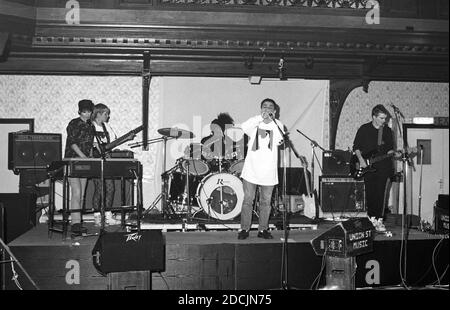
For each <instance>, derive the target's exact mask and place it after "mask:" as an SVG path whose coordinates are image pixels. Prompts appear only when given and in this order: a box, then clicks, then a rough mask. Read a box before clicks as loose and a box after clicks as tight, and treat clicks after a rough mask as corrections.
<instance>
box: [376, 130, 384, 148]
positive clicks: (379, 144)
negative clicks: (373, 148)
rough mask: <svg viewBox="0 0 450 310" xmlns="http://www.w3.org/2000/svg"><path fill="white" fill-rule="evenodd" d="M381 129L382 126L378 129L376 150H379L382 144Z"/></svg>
mask: <svg viewBox="0 0 450 310" xmlns="http://www.w3.org/2000/svg"><path fill="white" fill-rule="evenodd" d="M383 127H384V126H380V127H378V143H377V145H378V149H380V147H381V145H382V144H383Z"/></svg>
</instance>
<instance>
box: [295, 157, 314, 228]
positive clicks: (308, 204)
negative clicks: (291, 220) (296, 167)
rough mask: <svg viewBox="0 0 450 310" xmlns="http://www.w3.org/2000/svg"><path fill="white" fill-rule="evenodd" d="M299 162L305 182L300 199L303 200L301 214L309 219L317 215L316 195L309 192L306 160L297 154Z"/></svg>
mask: <svg viewBox="0 0 450 310" xmlns="http://www.w3.org/2000/svg"><path fill="white" fill-rule="evenodd" d="M299 159H300V162H301V163H302V166H303V175H304V177H305V184H306V195H305V194H303V195H302V199H303V202H304V208H303V215H304V216H306V217H309V218H311V219H314V218H316V217H317V216H318V215H317V214H316V210H317V209H316V195H315V193H312V192H311V188H310V184H311V183H310V180H309V177H308V173H307V168H308V161H307V160H306V157H304V156H299Z"/></svg>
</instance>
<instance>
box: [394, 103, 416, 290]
mask: <svg viewBox="0 0 450 310" xmlns="http://www.w3.org/2000/svg"><path fill="white" fill-rule="evenodd" d="M391 107H392V108H393V110H394V116H395V117H394V120H395V124H396V125H397V129H398V131H399V134H400V137H401V139H402V140H403V150H402V169H403V214H402V245H403V247H404V249H403V247H402V248H401V249H400V276H401V281H402V284H403V286H405V287H406V288H407V287H408V285H407V283H406V258H407V254H406V250H407V241H408V232H409V230H408V227H409V225H408V217H407V212H408V203H407V199H406V198H407V197H406V183H407V181H408V179H409V176H408V165H409V166H412V167H413V168H414V163H413V161H412V160H411V158H409V155H408V153H407V149H408V141H406V140H405V139H404V137H403V133H402V129H401V126H400V121H399V116H400V117H403V114H402V112H400V110H399V109H398V108H397V107H395V106H393V105H391ZM402 256H403V261H404V262H403V270H402V266H401V262H402Z"/></svg>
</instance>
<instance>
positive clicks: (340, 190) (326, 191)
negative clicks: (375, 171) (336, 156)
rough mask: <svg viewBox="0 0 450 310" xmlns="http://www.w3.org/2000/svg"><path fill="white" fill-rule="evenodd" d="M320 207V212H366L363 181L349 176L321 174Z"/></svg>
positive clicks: (337, 213) (336, 213)
mask: <svg viewBox="0 0 450 310" xmlns="http://www.w3.org/2000/svg"><path fill="white" fill-rule="evenodd" d="M319 182H320V207H321V209H322V212H330V213H335V215H339V213H345V212H353V213H361V212H366V193H365V187H364V181H363V180H361V181H356V180H354V179H353V178H351V177H334V176H321V177H320V178H319Z"/></svg>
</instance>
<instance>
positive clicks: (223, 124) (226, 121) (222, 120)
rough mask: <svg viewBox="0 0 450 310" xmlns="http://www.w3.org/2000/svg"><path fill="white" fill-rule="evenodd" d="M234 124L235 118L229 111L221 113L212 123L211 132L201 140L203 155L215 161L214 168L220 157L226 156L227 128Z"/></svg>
mask: <svg viewBox="0 0 450 310" xmlns="http://www.w3.org/2000/svg"><path fill="white" fill-rule="evenodd" d="M233 125H234V120H233V118H232V117H231V116H230V115H229V114H228V113H220V114H219V115H217V118H215V119H214V120H213V121H212V122H211V124H210V129H211V133H210V134H209V135H208V136H206V137H204V138H203V139H202V140H201V143H202V145H203V149H202V155H203V157H204V158H205V159H206V160H207V161H211V162H213V168H214V167H215V166H217V163H216V162H217V161H218V160H219V159H220V160H222V159H225V157H226V153H227V150H226V149H225V146H226V145H225V130H226V129H227V128H230V127H232V126H233ZM215 168H218V167H215ZM213 170H215V169H213Z"/></svg>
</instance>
